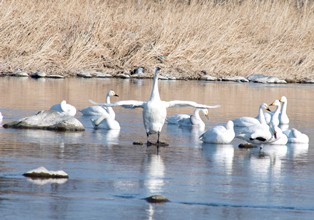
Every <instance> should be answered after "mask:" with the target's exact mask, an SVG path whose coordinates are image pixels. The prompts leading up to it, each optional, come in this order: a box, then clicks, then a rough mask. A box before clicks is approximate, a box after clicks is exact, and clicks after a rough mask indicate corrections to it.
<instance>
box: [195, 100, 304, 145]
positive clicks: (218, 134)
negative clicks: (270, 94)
mask: <svg viewBox="0 0 314 220" xmlns="http://www.w3.org/2000/svg"><path fill="white" fill-rule="evenodd" d="M287 103H288V101H287V98H286V97H285V96H282V97H281V98H280V100H275V101H274V102H273V103H271V104H270V105H269V106H268V105H267V104H266V103H262V104H261V105H260V107H259V111H258V115H257V116H256V117H240V118H236V119H234V120H232V121H228V122H227V125H226V127H224V126H221V125H219V126H216V127H214V128H210V129H208V130H207V131H206V132H205V133H204V134H202V135H201V136H200V139H201V140H202V141H203V142H205V143H214V144H229V143H231V141H232V140H233V139H234V138H238V139H241V140H244V141H246V142H248V143H251V144H268V145H285V144H287V143H300V144H307V143H309V137H308V136H307V135H306V134H303V133H301V132H300V131H298V130H297V129H295V128H292V129H289V130H283V129H282V128H284V126H288V125H289V121H290V120H289V117H288V115H287V112H286V111H287ZM271 106H275V107H276V110H275V111H273V112H271V110H270V109H269V107H271Z"/></svg>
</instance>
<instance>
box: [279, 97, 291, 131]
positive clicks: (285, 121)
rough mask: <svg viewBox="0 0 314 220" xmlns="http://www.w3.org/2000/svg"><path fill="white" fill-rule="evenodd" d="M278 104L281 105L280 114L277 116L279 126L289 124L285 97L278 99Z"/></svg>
mask: <svg viewBox="0 0 314 220" xmlns="http://www.w3.org/2000/svg"><path fill="white" fill-rule="evenodd" d="M280 102H281V103H282V105H281V112H280V115H279V121H280V124H281V125H286V124H289V122H290V120H289V117H288V115H287V105H288V100H287V97H286V96H282V97H281V98H280Z"/></svg>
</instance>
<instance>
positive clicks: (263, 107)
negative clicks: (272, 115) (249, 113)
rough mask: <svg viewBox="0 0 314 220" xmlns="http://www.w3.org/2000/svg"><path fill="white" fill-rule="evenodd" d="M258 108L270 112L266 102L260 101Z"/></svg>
mask: <svg viewBox="0 0 314 220" xmlns="http://www.w3.org/2000/svg"><path fill="white" fill-rule="evenodd" d="M260 109H264V110H266V111H269V112H271V110H270V109H269V106H268V105H267V104H266V103H262V104H261V105H260Z"/></svg>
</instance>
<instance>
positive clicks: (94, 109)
mask: <svg viewBox="0 0 314 220" xmlns="http://www.w3.org/2000/svg"><path fill="white" fill-rule="evenodd" d="M113 96H116V97H119V95H118V94H116V93H115V92H114V91H113V90H109V92H108V93H107V96H106V103H110V97H113ZM80 112H81V113H82V114H83V115H85V116H96V115H103V114H106V112H108V110H107V107H103V106H99V105H95V106H89V107H87V108H84V109H82V110H80Z"/></svg>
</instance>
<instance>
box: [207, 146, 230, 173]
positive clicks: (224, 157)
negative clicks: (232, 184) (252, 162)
mask: <svg viewBox="0 0 314 220" xmlns="http://www.w3.org/2000/svg"><path fill="white" fill-rule="evenodd" d="M202 149H203V152H204V155H205V157H206V158H208V159H209V160H210V161H211V160H212V161H213V163H214V166H215V168H220V169H223V170H224V172H225V174H227V175H232V167H233V157H234V146H233V145H232V144H205V143H203V144H202Z"/></svg>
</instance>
